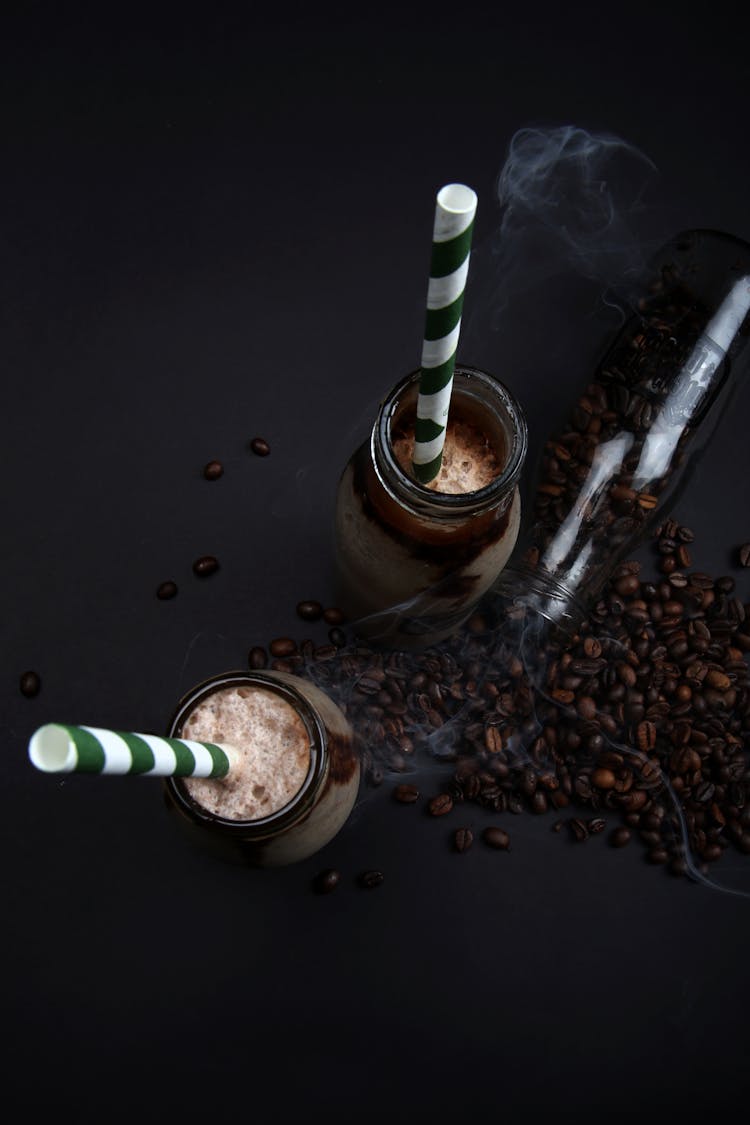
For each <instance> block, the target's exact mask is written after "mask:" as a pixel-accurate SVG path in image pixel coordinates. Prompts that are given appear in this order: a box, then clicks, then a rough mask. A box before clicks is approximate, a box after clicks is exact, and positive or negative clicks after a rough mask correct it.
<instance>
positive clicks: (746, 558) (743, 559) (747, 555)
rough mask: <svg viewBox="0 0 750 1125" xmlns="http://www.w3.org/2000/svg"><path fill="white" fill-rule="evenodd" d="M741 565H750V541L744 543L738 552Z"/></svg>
mask: <svg viewBox="0 0 750 1125" xmlns="http://www.w3.org/2000/svg"><path fill="white" fill-rule="evenodd" d="M738 555H739V560H740V566H750V543H743V544H742V546H741V547H740V549H739V552H738Z"/></svg>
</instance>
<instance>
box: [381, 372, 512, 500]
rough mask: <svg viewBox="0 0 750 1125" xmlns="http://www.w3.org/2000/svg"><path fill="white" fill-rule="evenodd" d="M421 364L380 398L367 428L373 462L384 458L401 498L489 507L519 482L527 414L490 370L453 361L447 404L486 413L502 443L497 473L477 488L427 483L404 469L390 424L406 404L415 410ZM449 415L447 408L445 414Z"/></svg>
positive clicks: (400, 413) (404, 413)
mask: <svg viewBox="0 0 750 1125" xmlns="http://www.w3.org/2000/svg"><path fill="white" fill-rule="evenodd" d="M419 378H420V370H419V369H417V370H416V371H412V372H411V373H410V374H409V375H407V376H406V377H405V378H404V379H402V380H401V382H400V383H398V384H397V385H396V387H394V389H393V390H392V391H391V392H390V393H389V395H388V396H387V398H386V399H385V400H384V401H383V403H382V404H381V407H380V410H379V412H378V416H377V419H376V421H375V425H374V426H373V429H372V438H371V446H372V454H373V461H374V463H375V465H376V466H378V465H381V464H383V465H384V466H385V468H386V470H387V474H388V477H389V479H390V480H391V481H392V482H393V484H394V489H395V491H396V492H398V494H399V495H400V497H401V498H403V499H405V500H406V501H407V502H409V503H412V504H414V505H415V506H416V507H418V508H422V507H434V506H435V505H436V504H437V505H439V506H440V508H441V509H443V510H446V511H452V512H454V513H455V514H456V515H458V514H461V513H464V512H481V511H484V510H485V509H488V508H491V507H493V506H494V505H495V504H496V503H497V500H498V495H502V494H503V493H507V492H509V491H510V490H511V489H512V488H514V487H515V485H516V484H517V482H518V479H519V477H520V475H521V470H522V468H523V465H524V461H525V459H526V452H527V447H528V428H527V424H526V418H525V415H524V413H523V410H522V409H521V406H520V404H519V403H518V401H517V399H516V398H515V396H514V395H513V394H512V393H511V392H510V391H509V390H508V388H507V387H506V386H505V385H504V384H503V383H502V382H501V381H500V380H499V379H497V378H495V377H494V376H493V375H489V374H488V373H487V372H486V371H482V370H480V369H479V368H477V367H471V366H468V365H466V364H459V363H457V364H456V366H455V370H454V377H453V379H454V381H453V392H452V402H451V407H453V404H454V403H457V404H460V405H465V406H469V407H470V406H471V405H472V404H475V405H476V409H475V413H477V414H479V413H480V407H481V412H482V413H483V414H484V416H485V417H487V415H488V414H489V415H490V422H491V423H492V427H491V428H492V429H494V431H495V433H496V434H497V435H498V444H499V443H500V441H502V444H503V454H504V459H503V466H502V469H501V470H500V472H499V473H498V474H497V476H495V477H493V479H492V480H491V481H490V482H489V483H488V484H486V485H484V486H483V487H482V488H478V489H474V490H472V491H468V492H439V491H437V490H436V489H432V488H428V487H427V486H426V485H424V484H422V483H421V482H419V481H417V480H416V479H415V478H414V477H412V476H410V474H409V473H407V472H405V471H404V469H403V468H402V467H401V465H400V464H399V462H398V460H397V458H396V456H395V453H394V450H393V444H392V440H391V439H392V431H393V428H394V424H395V423H396V422H397V421H398V420H400V419H401V418H402V417H403V416H404V415H406V412H407V411H408V410H413V412H414V415H415V416H416V403H417V396H418V391H419ZM450 417H451V415H450V414H449V420H450Z"/></svg>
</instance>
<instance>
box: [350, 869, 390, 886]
mask: <svg viewBox="0 0 750 1125" xmlns="http://www.w3.org/2000/svg"><path fill="white" fill-rule="evenodd" d="M384 878H385V876H384V875H383V872H382V871H378V870H377V869H375V868H373V869H372V870H370V871H363V872H362V874H361V875H360V876H359V878H358V880H357V882H358V883H359V885H360V887H364V888H365V889H366V890H372V889H373V888H374V887H379V886H380V884H381V883H382V882H383V880H384Z"/></svg>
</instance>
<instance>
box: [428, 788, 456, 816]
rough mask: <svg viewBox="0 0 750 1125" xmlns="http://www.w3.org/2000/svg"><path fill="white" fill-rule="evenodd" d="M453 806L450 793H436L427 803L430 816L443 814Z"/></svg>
mask: <svg viewBox="0 0 750 1125" xmlns="http://www.w3.org/2000/svg"><path fill="white" fill-rule="evenodd" d="M452 808H453V798H452V797H451V795H450V793H438V794H437V796H436V797H432V798H431V799H430V801H429V802H428V805H427V811H428V812H429V814H430V816H445V814H446V813H449V812H450V811H451V809H452Z"/></svg>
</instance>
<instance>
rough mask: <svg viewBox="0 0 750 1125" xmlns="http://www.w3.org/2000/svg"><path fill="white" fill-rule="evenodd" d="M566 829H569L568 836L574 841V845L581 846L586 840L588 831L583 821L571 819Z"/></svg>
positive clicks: (576, 818)
mask: <svg viewBox="0 0 750 1125" xmlns="http://www.w3.org/2000/svg"><path fill="white" fill-rule="evenodd" d="M568 828H569V829H570V834H571V836H572V837H573V839H574V840H575V841H576V843H578V844H582V843H583V842H584V840H588V838H589V830H588V828H587V827H586V825H585V823H584V821H582V820H581V819H580V818H579V817H572V818H571V819H570V820H569V821H568Z"/></svg>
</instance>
